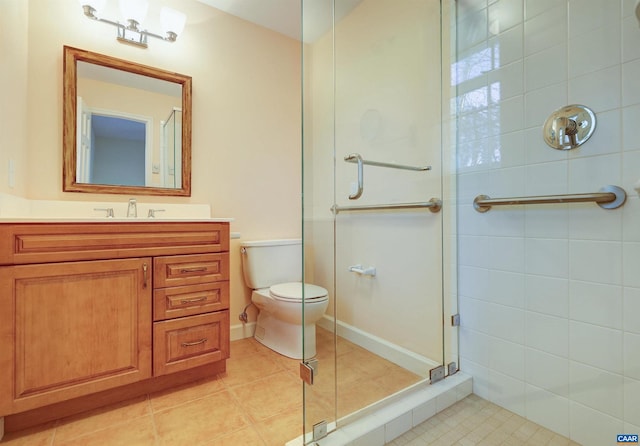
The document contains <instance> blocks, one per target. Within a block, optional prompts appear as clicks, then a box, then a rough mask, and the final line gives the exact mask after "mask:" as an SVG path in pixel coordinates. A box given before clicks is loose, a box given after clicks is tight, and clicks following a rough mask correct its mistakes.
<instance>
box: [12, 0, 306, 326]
mask: <svg viewBox="0 0 640 446" xmlns="http://www.w3.org/2000/svg"><path fill="white" fill-rule="evenodd" d="M110 3H111V4H112V8H113V7H115V6H116V5H117V2H110ZM163 5H166V6H170V7H174V8H175V9H179V10H181V11H183V12H185V13H186V14H187V25H186V28H185V31H184V32H183V34H182V35H181V36H180V37H179V38H178V41H177V42H175V43H173V44H171V43H168V42H163V41H160V40H157V39H152V38H150V39H149V48H148V49H146V50H145V49H140V48H136V47H133V46H129V45H123V44H120V43H118V42H117V41H116V39H115V35H116V29H115V28H114V27H112V26H109V25H106V24H102V23H96V22H93V21H91V20H88V19H87V18H86V17H85V16H84V15H83V14H82V9H81V8H80V6H79V5H78V2H77V0H29V1H28V2H26V1H18V0H15V1H3V3H2V13H1V14H0V17H1V19H0V20H2V23H1V24H2V26H3V28H4V27H5V24H7V25H8V29H9V30H15V31H16V34H15V37H14V38H13V39H12V40H11V45H13V46H10V45H8V44H7V46H8V48H6V50H7V51H5V47H4V45H3V44H2V43H0V45H3V47H2V57H3V59H4V58H5V57H7V58H8V64H4V60H3V67H12V70H10V71H11V72H8V71H9V70H7V69H4V68H3V70H2V75H3V77H6V76H10V79H9V80H5V83H4V84H5V85H9V84H11V85H13V87H12V88H5V89H4V91H3V96H5V97H3V100H2V103H3V104H15V106H14V110H13V111H14V112H13V113H11V114H6V113H5V112H4V111H5V110H6V107H2V110H3V119H2V121H3V124H2V126H3V128H4V126H7V128H8V129H11V132H10V136H5V133H6V132H2V135H3V136H2V138H9V140H8V141H6V142H5V141H4V140H2V144H3V150H1V151H0V192H3V191H6V192H8V193H16V194H18V195H21V196H25V197H28V198H32V199H47V200H84V201H87V200H93V201H95V200H102V201H109V200H115V201H125V200H126V199H127V198H128V197H127V196H113V195H93V194H78V193H63V192H62V142H61V141H62V132H61V129H62V47H63V45H69V46H74V47H77V48H82V49H86V50H91V51H95V52H98V53H102V54H107V55H110V56H114V57H119V58H123V59H127V60H131V61H134V62H138V63H143V64H146V65H151V66H156V67H159V68H163V69H167V70H173V71H176V72H179V73H182V74H186V75H190V76H192V78H193V139H192V144H193V166H192V167H193V169H192V197H191V198H155V197H144V196H139V197H137V198H138V201H139V202H142V203H144V202H171V203H182V202H184V203H208V204H210V205H211V207H212V214H213V216H216V217H232V218H234V221H233V223H232V225H231V230H232V231H234V232H240V233H241V235H242V238H243V239H267V238H283V237H299V236H300V232H301V227H300V226H301V225H300V214H301V205H300V182H301V178H300V176H301V174H300V138H301V136H300V44H299V42H297V41H294V40H292V39H290V38H287V37H284V36H282V35H280V34H277V33H274V32H272V31H269V30H267V29H264V28H261V27H258V26H255V25H253V24H250V23H249V22H246V21H243V20H240V19H237V18H235V17H233V16H230V15H228V14H225V13H223V12H220V11H218V10H216V9H213V8H210V7H208V6H205V5H203V4H201V3H198V2H195V1H191V0H181V1H178V0H153V1H152V4H151V5H150V9H149V14H148V15H149V16H150V17H159V9H160V6H163ZM107 12H108V13H109V16H110V17H113V18H118V17H119V16H118V14H117V11H107ZM9 16H11V17H9ZM13 16H15V22H14V20H13V19H14V17H13ZM27 17H28V24H27ZM147 26H148V28H149V29H151V30H152V31H154V30H159V24H158V23H157V21H155V22H154V21H153V20H151V21H150V22H149V23H148V24H147ZM3 34H4V33H3ZM7 34H9V33H7ZM25 42H28V47H27V45H26V44H25ZM9 50H10V51H9ZM27 66H28V68H27ZM14 68H15V69H14ZM25 73H26V75H25ZM25 79H26V81H25ZM14 87H15V88H14ZM27 89H28V91H27ZM25 98H26V99H27V100H26V102H25ZM5 114H6V115H7V116H5ZM7 121H8V122H7ZM27 123H28V125H29V129H28V132H27V130H26V124H27ZM5 146H6V147H10V151H9V152H8V153H9V156H12V157H15V158H16V159H17V164H18V166H19V171H18V175H17V178H16V182H17V187H16V188H15V189H12V190H8V189H7V186H6V184H7V180H6V174H7V168H6V166H7V164H8V160H7V155H6V153H7V151H5V149H4V147H5ZM237 243H238V242H237V241H236V240H234V241H233V242H232V250H233V251H232V283H231V287H232V306H231V313H232V321H236V320H237V319H236V317H235V315H236V314H238V313H239V312H240V311H241V310H242V308H243V307H244V305H245V304H246V303H247V302H248V301H249V294H248V292H247V290H245V287H244V283H243V280H242V276H241V269H240V263H239V262H240V261H239V255H238V250H239V247H238V244H237ZM253 314H254V313H251V316H253ZM232 323H233V322H232Z"/></svg>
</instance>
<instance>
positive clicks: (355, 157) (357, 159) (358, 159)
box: [344, 153, 364, 200]
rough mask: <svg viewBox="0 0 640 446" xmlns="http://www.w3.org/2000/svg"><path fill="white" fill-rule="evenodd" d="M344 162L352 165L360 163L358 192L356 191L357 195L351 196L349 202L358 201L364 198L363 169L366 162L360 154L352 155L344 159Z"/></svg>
mask: <svg viewBox="0 0 640 446" xmlns="http://www.w3.org/2000/svg"><path fill="white" fill-rule="evenodd" d="M344 160H345V161H348V162H350V163H358V190H357V191H356V193H355V194H351V195H349V200H357V199H358V198H360V197H361V196H362V191H363V190H364V171H363V169H362V165H363V164H364V160H363V159H362V157H361V156H360V154H358V153H352V154H351V155H347V156H345V157H344Z"/></svg>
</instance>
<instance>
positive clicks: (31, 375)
mask: <svg viewBox="0 0 640 446" xmlns="http://www.w3.org/2000/svg"><path fill="white" fill-rule="evenodd" d="M150 274H151V259H149V258H138V259H127V260H101V261H91V262H70V263H54V264H45V265H27V266H9V267H3V268H0V307H1V308H2V311H1V312H0V327H1V328H0V338H1V339H2V349H0V415H2V414H7V413H15V412H21V411H24V410H28V409H32V408H35V407H39V406H43V405H47V404H51V403H55V402H59V401H63V400H67V399H70V398H75V397H78V396H82V395H86V394H89V393H93V392H97V391H101V390H106V389H109V388H113V387H117V386H120V385H123V384H129V383H132V382H136V381H139V380H142V379H145V378H148V377H150V376H151V283H152V282H151V277H150ZM5 341H8V342H5ZM7 366H9V367H7ZM7 408H9V412H7Z"/></svg>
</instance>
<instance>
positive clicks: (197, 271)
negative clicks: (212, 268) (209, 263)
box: [180, 266, 207, 274]
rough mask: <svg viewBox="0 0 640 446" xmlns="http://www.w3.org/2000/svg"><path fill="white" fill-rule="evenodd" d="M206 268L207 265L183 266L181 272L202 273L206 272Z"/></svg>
mask: <svg viewBox="0 0 640 446" xmlns="http://www.w3.org/2000/svg"><path fill="white" fill-rule="evenodd" d="M206 270H207V267H206V266H199V267H196V268H183V269H181V270H180V272H181V273H182V274H185V273H202V272H205V271H206Z"/></svg>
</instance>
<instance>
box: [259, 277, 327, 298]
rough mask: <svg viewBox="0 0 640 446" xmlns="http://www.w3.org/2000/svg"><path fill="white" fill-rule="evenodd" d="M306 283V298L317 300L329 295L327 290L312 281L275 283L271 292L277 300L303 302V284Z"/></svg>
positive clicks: (270, 289)
mask: <svg viewBox="0 0 640 446" xmlns="http://www.w3.org/2000/svg"><path fill="white" fill-rule="evenodd" d="M303 285H304V300H305V302H308V301H317V300H323V299H326V297H327V294H328V293H327V290H325V289H324V288H322V287H320V286H318V285H313V284H310V283H305V284H303V283H302V282H286V283H279V284H277V285H273V286H271V287H270V288H269V294H270V295H271V297H273V298H274V299H276V300H282V301H288V302H302V286H303Z"/></svg>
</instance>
